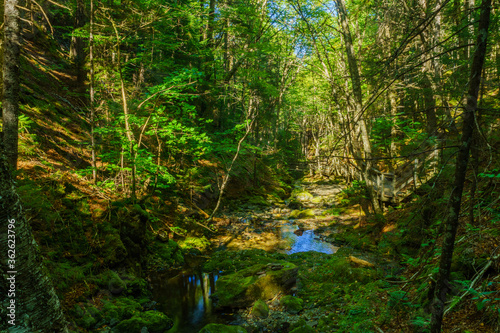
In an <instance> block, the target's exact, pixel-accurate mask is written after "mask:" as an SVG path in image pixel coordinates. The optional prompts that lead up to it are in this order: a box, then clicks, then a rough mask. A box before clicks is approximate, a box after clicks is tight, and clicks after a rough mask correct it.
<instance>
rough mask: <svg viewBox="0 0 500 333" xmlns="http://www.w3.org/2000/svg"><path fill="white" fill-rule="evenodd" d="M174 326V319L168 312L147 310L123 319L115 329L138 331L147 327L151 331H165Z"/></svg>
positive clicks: (158, 332)
mask: <svg viewBox="0 0 500 333" xmlns="http://www.w3.org/2000/svg"><path fill="white" fill-rule="evenodd" d="M172 326H173V320H172V319H170V318H169V317H167V315H166V314H164V313H162V312H159V311H146V312H139V313H137V314H135V315H134V316H133V317H132V318H130V319H127V320H123V321H121V322H120V323H119V324H118V325H116V327H115V328H114V329H113V330H114V331H115V332H120V333H128V332H130V333H136V332H141V330H142V329H143V328H144V327H146V328H147V331H148V332H149V333H164V332H165V331H166V330H168V329H169V328H171V327H172Z"/></svg>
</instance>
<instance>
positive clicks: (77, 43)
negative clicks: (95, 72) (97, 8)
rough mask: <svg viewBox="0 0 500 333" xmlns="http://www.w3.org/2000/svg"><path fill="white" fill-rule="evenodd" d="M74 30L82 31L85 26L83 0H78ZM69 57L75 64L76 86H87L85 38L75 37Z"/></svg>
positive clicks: (72, 39) (72, 40) (72, 38)
mask: <svg viewBox="0 0 500 333" xmlns="http://www.w3.org/2000/svg"><path fill="white" fill-rule="evenodd" d="M74 24H75V25H74V29H75V30H76V29H80V28H82V27H83V26H84V25H85V3H84V1H83V0H76V11H75V23H74ZM69 55H70V57H71V59H72V60H73V62H74V64H75V69H76V84H77V86H78V87H79V88H81V87H84V85H85V70H84V68H83V67H84V64H85V52H84V48H83V38H82V37H77V36H75V35H73V37H71V45H70V48H69Z"/></svg>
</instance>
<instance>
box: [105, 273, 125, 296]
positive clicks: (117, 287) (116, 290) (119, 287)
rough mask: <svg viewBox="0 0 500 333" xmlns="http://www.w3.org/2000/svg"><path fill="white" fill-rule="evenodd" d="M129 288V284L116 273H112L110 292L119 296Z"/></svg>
mask: <svg viewBox="0 0 500 333" xmlns="http://www.w3.org/2000/svg"><path fill="white" fill-rule="evenodd" d="M125 288H127V284H126V283H125V282H124V281H123V280H122V279H121V278H120V276H119V275H118V274H116V273H115V272H113V271H112V272H110V279H109V283H108V290H109V291H110V292H111V293H112V294H113V295H119V294H121V293H122V291H123V290H125Z"/></svg>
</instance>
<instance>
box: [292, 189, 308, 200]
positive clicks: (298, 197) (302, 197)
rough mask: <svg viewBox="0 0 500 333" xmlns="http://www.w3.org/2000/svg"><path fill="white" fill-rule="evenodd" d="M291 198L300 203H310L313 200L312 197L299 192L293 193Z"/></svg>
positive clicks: (304, 192) (305, 192)
mask: <svg viewBox="0 0 500 333" xmlns="http://www.w3.org/2000/svg"><path fill="white" fill-rule="evenodd" d="M293 198H294V199H296V200H298V201H301V202H304V201H311V200H312V198H313V195H312V194H311V193H309V192H307V191H299V192H295V193H293Z"/></svg>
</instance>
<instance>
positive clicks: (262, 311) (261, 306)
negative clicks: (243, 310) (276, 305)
mask: <svg viewBox="0 0 500 333" xmlns="http://www.w3.org/2000/svg"><path fill="white" fill-rule="evenodd" d="M251 314H252V316H253V317H256V318H263V319H264V318H267V317H268V316H269V306H267V304H266V302H264V301H263V300H260V299H259V300H257V301H256V302H255V303H254V304H253V307H252V312H251Z"/></svg>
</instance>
